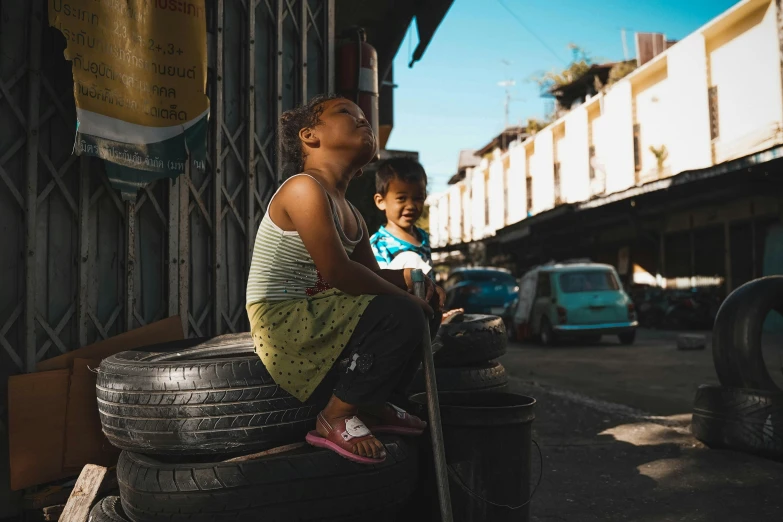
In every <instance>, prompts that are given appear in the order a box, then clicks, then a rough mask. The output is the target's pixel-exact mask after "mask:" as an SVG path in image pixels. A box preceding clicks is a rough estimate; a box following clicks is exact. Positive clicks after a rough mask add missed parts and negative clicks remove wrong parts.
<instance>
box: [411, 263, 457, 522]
mask: <svg viewBox="0 0 783 522" xmlns="http://www.w3.org/2000/svg"><path fill="white" fill-rule="evenodd" d="M425 277H426V276H425V275H424V272H422V271H421V270H419V269H415V270H412V271H411V279H412V280H413V292H414V293H415V294H416V296H417V297H418V298H419V299H425V298H426V293H427V291H426V285H425V282H424V278H425ZM422 348H423V352H424V383H425V390H426V391H427V413H428V414H429V418H430V435H431V436H432V454H433V456H434V459H435V478H436V482H437V485H438V501H439V503H440V515H441V522H452V520H453V516H452V513H451V494H450V492H449V474H448V468H447V467H446V466H447V464H446V453H445V451H444V447H443V428H442V426H441V423H440V401H439V400H438V384H437V382H436V379H435V361H434V360H433V358H432V342H431V340H430V324H429V322H428V321H424V339H423V343H422Z"/></svg>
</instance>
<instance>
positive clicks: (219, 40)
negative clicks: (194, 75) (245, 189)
mask: <svg viewBox="0 0 783 522" xmlns="http://www.w3.org/2000/svg"><path fill="white" fill-rule="evenodd" d="M223 8H224V0H217V16H216V18H217V34H216V35H215V47H216V50H215V62H216V66H215V96H214V98H215V123H214V125H215V126H214V127H213V128H214V136H213V139H214V148H213V153H212V165H213V167H214V169H215V170H214V175H213V178H212V182H213V184H212V197H213V204H212V212H213V214H212V215H213V217H212V322H213V328H214V329H213V330H212V334H213V335H220V334H221V333H223V328H222V326H223V320H222V313H223V295H222V294H223V289H224V286H223V284H222V277H221V269H222V266H223V227H222V221H223V169H222V166H223V158H222V156H223V23H224V20H223Z"/></svg>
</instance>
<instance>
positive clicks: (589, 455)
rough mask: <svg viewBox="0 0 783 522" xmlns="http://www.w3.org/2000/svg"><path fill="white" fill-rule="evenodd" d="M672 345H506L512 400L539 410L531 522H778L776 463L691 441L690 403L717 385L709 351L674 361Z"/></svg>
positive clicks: (655, 339)
mask: <svg viewBox="0 0 783 522" xmlns="http://www.w3.org/2000/svg"><path fill="white" fill-rule="evenodd" d="M675 339H676V334H673V333H670V332H640V336H639V342H638V344H636V345H634V346H632V347H624V346H620V345H619V344H616V343H615V341H614V340H613V339H611V340H610V339H607V340H606V341H604V342H603V343H601V344H599V345H595V346H574V345H571V346H569V345H564V346H562V347H557V348H553V349H552V348H541V347H536V346H532V345H511V346H510V347H509V350H508V353H507V355H505V356H504V357H503V358H502V359H501V360H502V362H503V364H504V365H505V366H506V369H507V371H508V372H509V374H510V386H511V389H512V391H515V392H517V393H523V394H525V395H530V396H532V397H535V398H536V400H537V401H538V403H537V409H536V420H535V422H534V423H533V433H534V435H533V436H534V439H536V440H537V441H538V442H539V444H540V445H541V450H542V454H543V479H542V482H541V485H540V487H539V489H538V491H537V493H536V495H535V497H534V499H533V501H532V504H531V520H533V521H535V522H553V521H569V522H570V521H576V522H581V521H585V522H592V521H596V522H598V521H640V522H648V521H650V522H652V521H684V522H722V521H727V522H734V521H737V522H751V521H752V522H762V521H773V520H774V521H777V520H783V495H781V491H783V490H782V489H781V484H783V463H780V462H774V461H771V460H766V459H762V458H758V457H755V456H752V455H747V454H743V453H739V452H733V451H719V450H711V449H709V448H707V447H706V446H704V445H703V444H701V443H700V442H699V441H697V440H696V439H695V438H693V437H692V436H691V434H690V428H689V425H690V408H691V402H692V400H693V393H694V391H695V389H696V387H697V386H698V385H699V384H702V383H717V379H716V377H715V372H714V370H713V369H712V358H711V353H710V350H709V343H708V348H707V349H706V350H704V351H701V352H678V351H677V350H676V347H675ZM768 362H769V361H768ZM533 452H534V455H533V462H534V465H533V479H534V480H535V479H536V478H537V476H538V471H539V469H540V468H539V464H538V462H539V458H538V455H537V454H536V451H535V449H533Z"/></svg>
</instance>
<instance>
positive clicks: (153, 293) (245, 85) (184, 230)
mask: <svg viewBox="0 0 783 522" xmlns="http://www.w3.org/2000/svg"><path fill="white" fill-rule="evenodd" d="M207 5H208V8H209V9H208V11H209V14H210V17H211V18H209V20H211V21H210V22H209V24H208V31H209V33H210V34H209V38H208V55H209V64H208V65H209V74H210V82H209V91H210V92H209V96H210V102H211V106H210V111H211V113H210V120H211V125H210V128H209V131H208V132H209V145H210V146H209V149H208V151H209V158H208V162H207V165H208V169H207V171H206V172H191V169H190V166H189V165H188V166H186V169H185V172H184V173H183V174H182V175H181V176H180V177H179V178H178V179H176V180H160V181H158V182H156V183H155V184H151V185H150V186H148V187H146V188H145V189H143V190H141V191H140V192H139V194H138V196H137V197H138V199H137V201H136V202H135V203H132V202H123V201H122V200H121V199H120V197H119V195H118V194H117V192H116V191H115V190H114V189H112V188H111V186H110V185H109V183H108V181H107V179H106V175H105V173H104V167H103V162H102V161H101V160H99V159H95V158H86V157H76V156H73V155H72V148H73V133H74V126H75V116H76V115H75V107H74V101H73V80H72V75H71V64H69V63H68V62H65V61H64V60H63V58H62V46H64V42H63V41H62V39H61V38H55V37H54V36H53V35H52V33H53V31H43V25H42V24H44V23H46V16H45V15H46V6H47V3H46V0H31V1H30V2H26V3H11V4H9V6H10V7H7V6H6V5H5V4H4V5H3V14H4V16H5V17H8V16H10V17H11V18H12V20H9V21H6V22H3V23H4V25H3V31H4V34H3V35H2V37H0V43H1V44H2V45H3V46H4V47H3V52H4V53H5V54H10V55H11V58H10V59H9V58H5V57H4V58H2V59H3V60H5V62H0V65H3V66H2V67H0V126H2V128H3V132H0V201H2V204H3V206H4V210H5V213H4V214H3V216H7V217H10V218H11V220H10V221H9V223H10V226H11V227H12V230H13V231H14V233H15V234H17V235H16V236H14V237H13V238H12V240H11V244H13V245H15V246H14V247H12V248H13V249H15V252H14V255H13V256H12V258H13V259H14V261H13V262H12V264H11V265H10V266H11V270H12V271H13V273H14V274H15V277H14V278H13V280H12V279H11V278H7V279H5V280H3V281H4V282H3V288H2V289H1V290H2V292H3V294H4V295H6V296H13V297H12V300H11V301H9V300H8V299H6V302H5V305H4V306H3V307H0V357H2V358H3V359H2V361H6V363H7V364H5V367H6V368H11V369H9V370H8V372H11V373H13V372H17V371H32V370H34V368H35V364H36V362H37V361H38V360H40V359H42V358H47V357H51V356H53V355H57V354H59V353H62V352H63V351H67V350H72V349H75V348H78V347H79V346H84V345H86V344H91V343H93V342H96V341H99V340H102V339H105V338H107V337H110V336H112V335H116V334H118V333H121V332H123V331H125V330H127V329H130V328H133V327H138V326H141V325H144V324H147V323H149V322H152V321H154V320H156V319H158V318H161V317H165V316H167V315H174V314H179V315H180V316H181V318H182V321H183V327H184V328H185V333H186V335H188V336H197V335H215V334H219V333H223V332H226V331H233V330H237V331H239V330H243V329H245V328H247V322H246V319H245V315H244V314H245V312H244V300H245V296H244V292H245V289H244V285H245V283H246V279H247V270H248V269H249V264H250V260H251V256H252V249H253V243H254V239H255V232H256V228H257V227H258V224H259V222H260V220H261V218H262V217H263V214H264V212H265V211H266V206H267V204H268V201H269V198H270V197H271V195H272V194H273V193H274V190H275V189H276V188H277V186H278V183H279V181H280V177H281V172H282V170H281V168H280V167H281V165H280V158H279V155H278V154H277V151H276V122H277V120H278V118H279V116H280V114H281V113H282V112H283V110H285V109H288V108H289V107H290V106H292V105H293V104H297V103H301V102H303V101H306V100H307V99H308V98H310V97H312V96H313V95H315V94H319V93H320V92H326V91H333V89H334V88H333V85H334V63H333V60H331V57H332V56H333V54H334V11H335V8H334V0H325V1H320V0H319V1H315V0H221V1H218V2H214V3H211V2H208V3H207ZM267 14H268V16H267ZM284 27H285V31H284V30H283V28H284ZM292 27H293V29H294V31H291V28H292ZM13 28H18V30H14V29H13ZM58 46H59V47H58ZM43 49H47V50H48V51H47V53H46V54H42V50H43ZM292 60H293V62H292ZM292 81H293V83H291V82H292ZM289 84H290V86H289ZM284 92H285V94H284ZM292 92H293V97H291V93H292ZM8 285H15V286H8ZM9 303H10V305H9Z"/></svg>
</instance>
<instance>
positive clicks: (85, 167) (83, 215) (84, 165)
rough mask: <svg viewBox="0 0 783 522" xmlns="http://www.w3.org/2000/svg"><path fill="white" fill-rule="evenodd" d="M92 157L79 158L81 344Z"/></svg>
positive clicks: (84, 336)
mask: <svg viewBox="0 0 783 522" xmlns="http://www.w3.org/2000/svg"><path fill="white" fill-rule="evenodd" d="M89 223H90V158H89V156H84V155H83V156H82V157H81V158H79V324H78V330H79V346H87V325H88V323H89V320H90V319H89V313H88V311H89V302H88V300H89V277H90V264H89V261H90V226H89Z"/></svg>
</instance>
